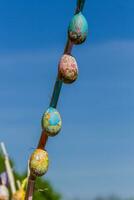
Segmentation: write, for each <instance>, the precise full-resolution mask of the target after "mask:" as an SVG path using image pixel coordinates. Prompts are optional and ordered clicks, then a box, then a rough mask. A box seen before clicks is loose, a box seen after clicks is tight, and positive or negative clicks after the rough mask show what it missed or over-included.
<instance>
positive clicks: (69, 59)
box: [58, 54, 78, 83]
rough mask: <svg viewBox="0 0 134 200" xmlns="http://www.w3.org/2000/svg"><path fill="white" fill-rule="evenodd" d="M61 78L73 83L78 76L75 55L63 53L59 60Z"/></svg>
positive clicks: (65, 81)
mask: <svg viewBox="0 0 134 200" xmlns="http://www.w3.org/2000/svg"><path fill="white" fill-rule="evenodd" d="M58 71H59V79H60V80H62V81H63V82H64V83H73V82H74V81H75V80H76V79H77V77H78V67H77V62H76V60H75V58H74V57H73V56H70V55H67V54H65V55H63V56H62V57H61V60H60V62H59V69H58Z"/></svg>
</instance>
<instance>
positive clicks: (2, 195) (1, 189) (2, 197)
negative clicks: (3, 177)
mask: <svg viewBox="0 0 134 200" xmlns="http://www.w3.org/2000/svg"><path fill="white" fill-rule="evenodd" d="M0 200H9V192H8V189H7V187H6V186H5V185H0Z"/></svg>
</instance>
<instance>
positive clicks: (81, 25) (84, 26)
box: [68, 12, 88, 44]
mask: <svg viewBox="0 0 134 200" xmlns="http://www.w3.org/2000/svg"><path fill="white" fill-rule="evenodd" d="M87 34H88V23H87V20H86V18H85V17H84V16H83V15H82V13H81V12H80V13H78V14H76V15H74V17H73V18H72V20H71V22H70V24H69V28H68V36H69V39H70V40H71V41H72V42H73V43H74V44H81V43H83V42H84V41H85V40H86V38H87Z"/></svg>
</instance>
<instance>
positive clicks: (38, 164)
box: [29, 149, 49, 176]
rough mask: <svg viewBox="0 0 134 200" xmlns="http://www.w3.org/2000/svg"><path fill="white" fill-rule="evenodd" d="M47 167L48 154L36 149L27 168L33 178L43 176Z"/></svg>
mask: <svg viewBox="0 0 134 200" xmlns="http://www.w3.org/2000/svg"><path fill="white" fill-rule="evenodd" d="M48 165H49V159H48V153H47V152H46V151H45V150H42V149H36V150H35V151H34V152H33V153H32V155H31V158H30V162H29V167H30V170H31V173H32V174H33V175H35V176H43V175H44V174H45V173H46V172H47V170H48Z"/></svg>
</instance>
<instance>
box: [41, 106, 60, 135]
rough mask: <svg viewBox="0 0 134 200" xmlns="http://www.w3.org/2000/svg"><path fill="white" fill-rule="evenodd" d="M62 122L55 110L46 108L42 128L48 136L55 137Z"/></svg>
mask: <svg viewBox="0 0 134 200" xmlns="http://www.w3.org/2000/svg"><path fill="white" fill-rule="evenodd" d="M61 126H62V120H61V117H60V114H59V112H58V111H57V110H56V109H55V108H52V107H50V108H48V109H47V111H46V112H45V113H44V115H43V117H42V128H43V129H44V130H45V131H46V134H47V135H48V136H55V135H57V134H58V133H59V131H60V130H61Z"/></svg>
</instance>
